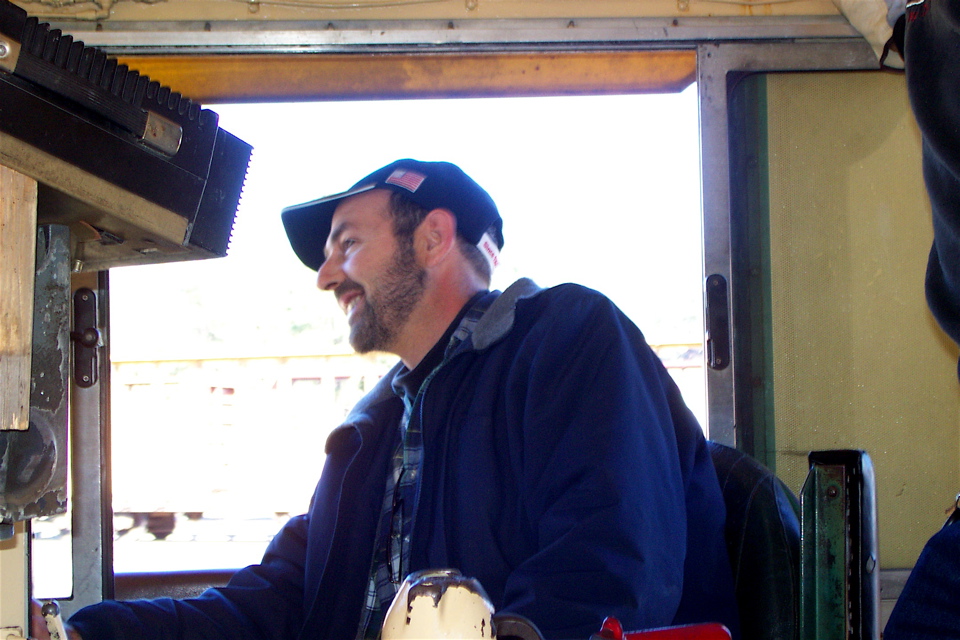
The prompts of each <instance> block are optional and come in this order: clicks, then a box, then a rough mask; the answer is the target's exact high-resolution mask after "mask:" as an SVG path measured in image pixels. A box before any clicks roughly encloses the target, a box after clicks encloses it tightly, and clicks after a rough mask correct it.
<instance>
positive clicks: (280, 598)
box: [69, 516, 307, 640]
mask: <svg viewBox="0 0 960 640" xmlns="http://www.w3.org/2000/svg"><path fill="white" fill-rule="evenodd" d="M306 531H307V517H306V516H297V517H295V518H292V519H291V520H290V521H289V522H288V523H287V524H286V525H285V526H284V527H283V529H282V530H281V531H280V533H279V534H277V536H276V537H275V538H274V539H273V541H272V542H271V543H270V546H269V547H268V548H267V551H266V553H265V554H264V556H263V560H262V561H261V563H260V564H258V565H253V566H250V567H247V568H246V569H242V570H240V571H239V572H237V574H236V575H235V576H234V577H233V578H232V579H231V580H230V582H229V584H227V585H226V586H224V587H218V588H215V589H208V590H207V591H205V592H204V593H203V594H201V595H200V596H198V597H197V598H191V599H187V600H173V599H169V598H161V599H157V600H133V601H129V602H115V601H106V602H103V603H100V604H96V605H92V606H89V607H85V608H84V609H81V610H80V611H78V612H77V613H75V614H74V615H73V616H72V617H71V618H70V620H69V624H70V626H71V627H73V628H74V629H76V631H77V632H79V633H80V635H81V636H83V639H84V640H192V639H196V640H201V639H203V640H212V639H216V638H223V639H225V640H226V639H229V640H255V639H256V640H262V639H267V640H271V639H272V640H289V639H290V638H295V637H296V636H297V634H298V633H299V631H300V627H301V624H302V616H303V579H304V566H303V564H304V558H305V554H306Z"/></svg>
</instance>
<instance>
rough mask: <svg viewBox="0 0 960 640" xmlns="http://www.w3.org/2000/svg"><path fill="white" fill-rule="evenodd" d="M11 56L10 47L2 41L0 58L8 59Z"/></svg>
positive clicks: (0, 42) (0, 43)
mask: <svg viewBox="0 0 960 640" xmlns="http://www.w3.org/2000/svg"><path fill="white" fill-rule="evenodd" d="M8 55H10V45H9V44H7V43H6V42H3V41H2V40H0V58H6V57H7V56H8Z"/></svg>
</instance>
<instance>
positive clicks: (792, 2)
mask: <svg viewBox="0 0 960 640" xmlns="http://www.w3.org/2000/svg"><path fill="white" fill-rule="evenodd" d="M17 4H19V5H20V6H22V7H23V8H24V9H26V10H27V11H28V12H30V13H31V14H32V15H35V16H37V17H39V18H43V19H49V20H51V21H52V20H62V19H68V20H86V21H99V22H101V23H107V22H126V21H135V22H142V21H147V22H153V21H183V20H187V21H193V20H200V21H207V20H209V21H219V20H231V21H237V20H239V21H254V22H256V21H273V20H281V21H285V20H295V21H317V20H330V21H337V20H503V19H545V18H546V19H571V20H576V19H582V18H663V17H670V18H677V19H684V18H705V17H706V18H719V17H741V18H753V17H757V18H763V17H769V16H828V15H838V12H837V10H836V7H835V6H834V4H833V2H832V1H831V0H213V1H210V0H203V1H198V0H166V1H164V0H34V1H24V0H20V1H19V2H18V3H17Z"/></svg>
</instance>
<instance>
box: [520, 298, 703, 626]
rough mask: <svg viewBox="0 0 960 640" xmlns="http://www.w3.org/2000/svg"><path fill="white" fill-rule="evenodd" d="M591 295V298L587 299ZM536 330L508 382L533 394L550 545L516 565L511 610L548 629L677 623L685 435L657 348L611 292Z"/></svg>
mask: <svg viewBox="0 0 960 640" xmlns="http://www.w3.org/2000/svg"><path fill="white" fill-rule="evenodd" d="M581 302H582V301H581ZM590 304H591V305H592V308H591V309H588V310H586V311H583V310H580V309H577V310H573V309H571V310H570V312H571V313H570V315H577V316H578V317H582V318H583V322H577V323H571V322H568V321H566V319H564V320H561V321H558V322H556V323H555V325H554V326H550V327H549V328H548V329H547V330H546V331H544V332H543V334H542V335H541V334H537V335H533V336H531V337H530V342H531V343H535V344H536V345H537V346H536V348H535V353H533V354H532V355H531V354H529V353H526V352H524V353H522V354H521V355H520V360H523V359H527V358H529V364H527V363H523V362H520V366H518V367H515V371H521V372H523V373H522V375H523V376H524V379H517V378H514V379H511V380H509V381H507V383H508V389H513V390H514V391H513V393H517V394H522V395H523V396H524V398H523V399H522V400H518V402H522V403H523V404H524V407H525V409H524V416H523V417H524V421H525V423H524V424H523V426H522V433H523V438H524V445H523V451H524V456H525V462H524V472H523V473H524V477H523V482H522V483H521V484H522V487H523V489H522V491H523V499H524V501H525V503H526V504H527V505H529V513H530V520H531V522H532V523H533V525H532V526H533V527H534V528H535V533H536V536H537V538H538V541H539V544H538V547H539V550H538V552H537V553H535V554H534V555H533V556H532V557H529V558H528V559H527V560H526V561H524V562H523V563H522V564H521V565H520V566H518V567H517V568H516V570H515V571H513V572H512V574H511V575H510V577H509V578H508V580H507V583H506V589H505V603H504V607H503V609H504V610H507V611H511V612H513V613H519V614H521V615H524V616H526V617H528V618H530V619H531V620H533V621H534V622H536V624H537V625H538V626H539V627H540V629H541V631H542V632H543V634H544V635H545V636H546V637H547V638H576V637H588V636H589V635H590V634H591V633H594V632H596V630H597V629H598V628H599V624H600V622H601V621H602V620H603V618H604V617H605V616H607V615H613V616H616V617H617V618H619V619H620V621H621V622H622V623H623V624H624V626H625V627H626V628H632V629H638V628H650V627H657V626H664V625H668V624H670V623H671V621H672V620H673V617H674V615H675V613H676V611H677V607H678V604H679V602H680V599H681V593H682V588H683V571H684V559H685V549H686V543H685V541H686V538H687V532H686V528H687V519H686V512H685V500H684V487H683V481H682V478H681V470H680V467H679V462H678V454H677V444H676V436H675V434H674V431H673V426H672V421H671V417H670V413H669V409H668V406H667V402H666V400H665V398H664V396H663V391H662V389H661V387H660V385H659V383H658V381H657V380H658V374H657V372H656V368H655V363H654V362H653V359H655V355H654V354H653V353H652V352H651V351H650V350H649V349H648V348H646V347H645V346H643V347H642V348H638V341H642V338H641V336H640V333H639V331H638V330H637V329H636V327H634V326H633V325H632V324H630V323H629V321H628V320H626V318H624V317H623V316H622V315H621V314H620V312H619V311H617V310H616V309H615V308H614V307H613V305H612V303H610V302H609V301H607V300H604V299H600V301H599V302H598V298H593V299H591V301H590Z"/></svg>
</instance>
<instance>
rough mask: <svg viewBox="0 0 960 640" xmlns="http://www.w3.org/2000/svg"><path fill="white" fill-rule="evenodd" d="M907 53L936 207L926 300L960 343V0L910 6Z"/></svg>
mask: <svg viewBox="0 0 960 640" xmlns="http://www.w3.org/2000/svg"><path fill="white" fill-rule="evenodd" d="M904 57H905V63H906V74H907V90H908V92H909V95H910V102H911V105H912V107H913V111H914V115H915V116H916V119H917V123H918V124H919V125H920V132H921V134H922V136H923V175H924V181H925V182H926V187H927V192H928V193H929V195H930V204H931V207H932V210H933V232H934V241H933V248H932V249H931V252H930V258H929V263H928V266H927V279H926V291H927V301H928V303H929V304H930V308H931V310H932V311H933V314H934V316H935V317H936V318H937V321H938V322H939V323H940V325H941V326H942V327H943V329H944V331H946V332H947V333H948V334H949V335H950V337H951V338H953V339H954V340H955V341H956V342H958V343H960V2H957V1H956V0H938V1H936V2H934V1H931V0H927V2H924V3H920V4H916V5H912V6H911V7H909V8H908V11H907V27H906V37H905V56H904Z"/></svg>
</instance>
